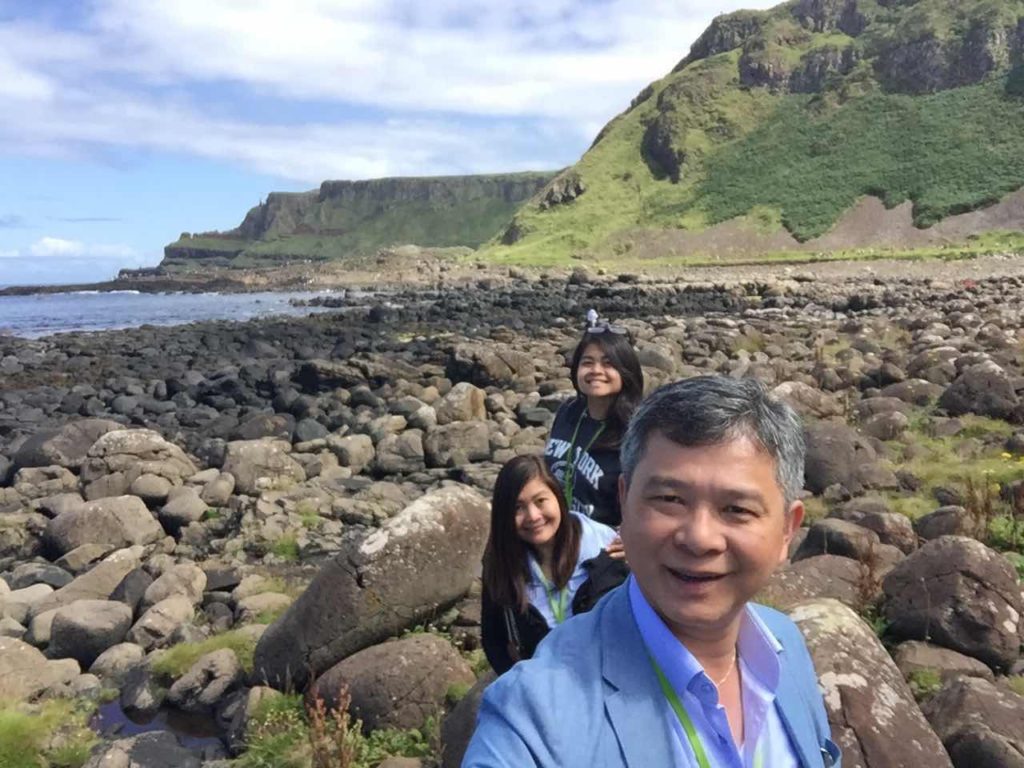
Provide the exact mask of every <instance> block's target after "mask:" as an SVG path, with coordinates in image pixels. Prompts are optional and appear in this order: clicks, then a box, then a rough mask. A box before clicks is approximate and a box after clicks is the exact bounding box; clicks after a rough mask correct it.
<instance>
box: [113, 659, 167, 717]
mask: <svg viewBox="0 0 1024 768" xmlns="http://www.w3.org/2000/svg"><path fill="white" fill-rule="evenodd" d="M166 696H167V691H165V690H164V689H163V688H161V687H160V685H159V684H158V683H157V682H156V680H155V679H154V678H153V674H152V673H151V672H150V671H149V667H148V665H147V664H145V663H143V664H137V665H136V666H134V667H132V668H131V669H129V670H128V671H127V672H126V673H125V676H124V679H123V681H122V683H121V696H120V701H121V709H123V710H124V713H125V714H126V715H128V716H129V717H132V718H135V719H138V720H146V719H151V718H152V716H153V715H155V714H156V713H157V711H158V710H159V709H160V707H161V705H163V703H164V698H165V697H166Z"/></svg>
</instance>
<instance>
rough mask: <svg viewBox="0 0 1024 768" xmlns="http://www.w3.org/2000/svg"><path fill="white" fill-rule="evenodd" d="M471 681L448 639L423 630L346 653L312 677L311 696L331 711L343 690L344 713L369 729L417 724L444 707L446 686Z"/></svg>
mask: <svg viewBox="0 0 1024 768" xmlns="http://www.w3.org/2000/svg"><path fill="white" fill-rule="evenodd" d="M474 682H476V678H475V677H474V676H473V671H472V670H471V669H470V667H469V664H467V663H466V661H465V659H463V658H462V656H460V655H459V652H458V651H456V650H455V648H454V647H453V646H452V644H451V643H449V642H448V641H447V640H445V639H443V638H441V637H438V636H436V635H433V634H429V633H423V634H419V635H412V636H410V637H406V638H402V639H401V640H394V641H392V642H388V643H381V644H380V645H374V646H372V647H370V648H366V649H365V650H362V651H359V652H358V653H355V654H353V655H352V656H349V657H348V658H347V659H345V660H344V661H341V662H339V663H338V664H336V665H334V666H333V667H331V668H330V669H329V670H327V671H326V672H324V673H323V674H322V675H321V676H320V677H319V678H318V679H317V681H316V683H315V685H314V686H313V688H312V696H313V697H319V698H322V699H323V700H324V703H325V704H326V705H327V708H328V709H332V708H335V707H337V705H338V697H339V693H340V692H341V691H344V690H347V691H348V694H349V696H351V705H350V711H351V712H352V714H353V716H355V717H358V718H359V719H361V720H362V721H363V725H364V726H366V727H367V728H369V729H370V730H375V729H378V728H403V729H404V728H421V727H422V726H423V724H424V723H425V722H426V720H427V718H428V717H431V716H433V715H435V714H436V713H437V712H438V711H439V710H440V709H442V708H443V707H444V703H445V695H446V693H447V691H448V689H449V688H451V686H453V685H465V686H467V687H468V686H471V685H472V684H473V683H474Z"/></svg>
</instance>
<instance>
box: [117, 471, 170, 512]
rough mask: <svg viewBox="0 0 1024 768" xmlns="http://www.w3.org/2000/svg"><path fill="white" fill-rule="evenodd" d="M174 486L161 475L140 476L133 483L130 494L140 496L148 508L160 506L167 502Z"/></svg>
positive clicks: (129, 490)
mask: <svg viewBox="0 0 1024 768" xmlns="http://www.w3.org/2000/svg"><path fill="white" fill-rule="evenodd" d="M173 487H174V486H173V485H171V481H170V480H168V479H167V478H166V477H160V475H140V476H139V477H137V478H135V480H133V481H132V483H131V485H129V487H128V492H129V493H130V494H131V495H132V496H138V497H139V498H140V499H142V500H143V501H144V502H146V504H147V506H158V505H160V504H163V503H164V502H165V501H167V496H168V494H169V493H170V492H171V489H172V488H173Z"/></svg>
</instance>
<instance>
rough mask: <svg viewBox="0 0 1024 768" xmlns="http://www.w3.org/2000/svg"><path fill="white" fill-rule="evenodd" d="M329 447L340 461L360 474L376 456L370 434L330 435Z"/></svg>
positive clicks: (354, 472) (353, 471)
mask: <svg viewBox="0 0 1024 768" xmlns="http://www.w3.org/2000/svg"><path fill="white" fill-rule="evenodd" d="M327 447H328V448H329V449H330V450H331V452H332V453H333V454H334V455H335V456H337V457H338V463H339V464H340V465H341V466H343V467H348V468H349V469H351V470H352V474H359V473H360V472H362V471H363V469H365V468H366V467H368V466H369V465H370V464H371V463H372V462H373V458H374V456H375V451H374V448H373V439H372V438H371V437H370V436H369V435H345V436H339V435H330V436H329V437H328V438H327Z"/></svg>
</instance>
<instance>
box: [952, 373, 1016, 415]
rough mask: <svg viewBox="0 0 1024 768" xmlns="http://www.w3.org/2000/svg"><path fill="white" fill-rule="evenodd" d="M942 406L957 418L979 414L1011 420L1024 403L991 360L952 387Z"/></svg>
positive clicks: (959, 379) (957, 380)
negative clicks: (1021, 403) (969, 414)
mask: <svg viewBox="0 0 1024 768" xmlns="http://www.w3.org/2000/svg"><path fill="white" fill-rule="evenodd" d="M939 405H940V406H941V407H942V408H945V409H946V411H947V412H948V413H950V414H951V415H953V416H959V415H961V414H964V413H976V414H978V415H979V416H991V417H992V418H994V419H1011V418H1013V417H1014V415H1015V414H1016V413H1017V411H1018V408H1019V406H1020V399H1019V398H1018V397H1017V393H1016V391H1015V390H1014V386H1013V382H1012V381H1011V379H1010V377H1009V375H1008V374H1007V373H1006V371H1005V370H1003V369H1002V368H1000V367H999V366H998V365H996V364H995V363H994V362H992V361H991V360H987V361H985V362H983V363H979V364H978V365H972V366H970V367H969V368H966V369H964V371H963V372H962V373H961V374H960V375H959V376H958V377H957V378H956V379H955V380H954V381H953V383H952V384H950V385H949V386H948V387H947V388H946V391H945V392H943V393H942V396H941V397H940V398H939Z"/></svg>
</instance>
